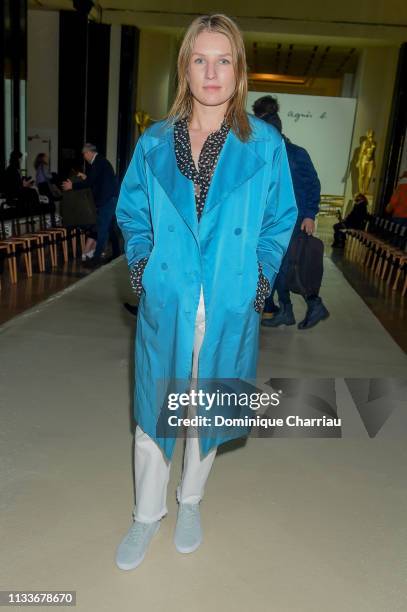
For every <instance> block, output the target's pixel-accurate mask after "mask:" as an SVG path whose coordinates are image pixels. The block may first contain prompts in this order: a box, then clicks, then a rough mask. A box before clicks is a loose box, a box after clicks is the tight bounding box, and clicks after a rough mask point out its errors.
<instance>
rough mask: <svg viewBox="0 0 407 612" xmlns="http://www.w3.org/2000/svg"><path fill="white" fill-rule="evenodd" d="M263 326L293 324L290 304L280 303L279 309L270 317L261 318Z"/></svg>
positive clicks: (293, 318)
mask: <svg viewBox="0 0 407 612" xmlns="http://www.w3.org/2000/svg"><path fill="white" fill-rule="evenodd" d="M261 324H262V325H264V327H278V326H279V325H295V317H294V313H293V305H292V304H281V305H280V309H279V310H278V312H276V314H275V315H274V316H273V317H272V318H271V319H270V318H266V319H264V318H263V319H262V322H261Z"/></svg>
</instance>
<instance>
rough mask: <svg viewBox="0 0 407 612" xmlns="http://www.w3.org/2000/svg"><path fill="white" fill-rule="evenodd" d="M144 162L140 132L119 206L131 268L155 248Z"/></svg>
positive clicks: (125, 178)
mask: <svg viewBox="0 0 407 612" xmlns="http://www.w3.org/2000/svg"><path fill="white" fill-rule="evenodd" d="M145 163H146V162H145V159H144V150H143V136H140V138H139V139H138V141H137V144H136V148H135V150H134V154H133V157H132V160H131V162H130V165H129V167H128V169H127V172H126V175H125V177H124V179H123V183H122V185H121V188H120V194H119V199H118V202H117V208H116V219H117V224H118V226H119V228H120V230H121V232H122V234H123V238H124V251H125V255H126V259H127V263H128V266H129V268H133V266H134V265H135V264H136V263H137V262H138V261H139V260H141V259H143V258H145V257H148V256H149V255H150V253H151V251H152V248H153V228H152V223H151V214H150V202H149V197H148V189H147V179H146V167H145Z"/></svg>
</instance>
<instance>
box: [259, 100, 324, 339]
mask: <svg viewBox="0 0 407 612" xmlns="http://www.w3.org/2000/svg"><path fill="white" fill-rule="evenodd" d="M278 111H279V105H278V101H277V99H276V98H274V97H273V96H263V97H262V98H258V99H257V100H256V102H255V103H254V104H253V112H254V114H255V115H256V116H257V117H260V118H261V119H263V121H266V122H267V123H270V124H271V125H273V126H274V127H275V128H276V129H277V130H278V131H279V132H280V133H281V134H282V123H281V119H280V116H279V114H278ZM282 136H283V139H284V142H285V146H286V150H287V157H288V163H289V166H290V171H291V178H292V181H293V187H294V193H295V199H296V202H297V207H298V218H297V222H296V224H295V227H294V229H293V233H292V235H291V240H290V245H289V247H288V249H287V251H286V254H285V255H284V257H283V259H282V261H281V266H280V270H279V272H278V274H277V277H276V280H275V282H274V287H273V290H272V293H271V296H270V297H268V298H267V300H266V303H265V306H264V311H263V319H262V322H261V324H262V325H264V326H266V327H279V326H280V325H294V324H295V317H294V312H293V305H292V302H291V298H290V291H289V288H288V281H287V277H288V271H289V255H290V253H289V249H290V246H291V244H292V243H293V242H294V241H295V240H297V239H298V236H299V234H300V233H301V232H302V231H304V232H306V233H307V234H308V235H312V234H313V233H314V231H315V216H316V215H317V213H318V211H319V201H320V191H321V184H320V182H319V178H318V175H317V172H316V170H315V168H314V165H313V163H312V161H311V158H310V156H309V154H308V153H307V151H306V150H305V149H304V148H303V147H299V146H298V145H295V144H293V143H292V142H291V141H290V140H289V139H288V138H287V137H286V136H284V134H282ZM274 291H277V294H278V299H279V308H276V306H275V304H274V299H273V294H274ZM304 299H305V301H306V304H307V312H306V314H305V318H304V319H303V320H302V321H300V323H298V326H297V327H298V329H309V328H311V327H314V326H315V325H317V323H319V322H320V321H323V320H324V319H327V318H328V317H329V312H328V310H327V308H326V306H325V305H324V303H323V302H322V299H321V297H320V296H319V295H318V294H315V295H310V296H307V297H305V296H304Z"/></svg>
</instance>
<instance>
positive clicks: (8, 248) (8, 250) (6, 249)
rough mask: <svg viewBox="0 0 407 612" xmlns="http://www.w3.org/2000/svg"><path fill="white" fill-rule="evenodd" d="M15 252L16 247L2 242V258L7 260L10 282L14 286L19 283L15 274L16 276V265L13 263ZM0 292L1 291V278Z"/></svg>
mask: <svg viewBox="0 0 407 612" xmlns="http://www.w3.org/2000/svg"><path fill="white" fill-rule="evenodd" d="M14 251H15V245H13V244H8V243H6V242H3V241H2V240H0V256H2V257H4V258H6V259H7V263H8V272H9V276H10V282H11V283H13V284H14V283H16V282H17V279H16V278H15V274H14V264H15V261H14V262H13V257H14V254H13V253H14ZM1 253H2V254H1ZM0 291H1V278H0Z"/></svg>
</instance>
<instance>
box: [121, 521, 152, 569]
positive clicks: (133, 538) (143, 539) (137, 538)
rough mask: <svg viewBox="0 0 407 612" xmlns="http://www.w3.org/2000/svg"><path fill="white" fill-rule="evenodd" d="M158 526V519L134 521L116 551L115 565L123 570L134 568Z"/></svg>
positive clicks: (142, 556)
mask: <svg viewBox="0 0 407 612" xmlns="http://www.w3.org/2000/svg"><path fill="white" fill-rule="evenodd" d="M159 528H160V521H155V522H154V523H141V522H140V521H134V522H133V524H132V526H131V527H130V529H129V531H128V532H127V534H126V535H125V536H124V538H123V540H122V541H121V542H120V544H119V546H118V549H117V553H116V565H117V566H118V567H119V568H120V569H123V570H131V569H135V568H136V567H137V566H138V565H140V563H141V562H142V561H143V559H144V557H145V554H146V552H147V548H148V545H149V544H150V542H151V540H152V538H153V536H154V535H155V534H156V533H157V531H158V530H159Z"/></svg>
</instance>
